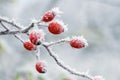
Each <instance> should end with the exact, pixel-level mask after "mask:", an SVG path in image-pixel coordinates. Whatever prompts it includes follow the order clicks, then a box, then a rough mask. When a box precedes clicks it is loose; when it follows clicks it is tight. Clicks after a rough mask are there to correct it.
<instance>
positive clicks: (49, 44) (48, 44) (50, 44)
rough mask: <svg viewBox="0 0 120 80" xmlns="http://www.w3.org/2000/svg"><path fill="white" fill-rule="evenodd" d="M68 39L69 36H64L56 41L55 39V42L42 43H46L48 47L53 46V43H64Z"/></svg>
mask: <svg viewBox="0 0 120 80" xmlns="http://www.w3.org/2000/svg"><path fill="white" fill-rule="evenodd" d="M69 41H70V39H69V38H65V39H61V40H58V41H56V42H50V43H43V44H45V45H47V46H48V47H50V46H54V45H57V44H61V43H65V42H69Z"/></svg>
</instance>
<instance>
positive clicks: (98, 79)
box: [93, 76, 105, 80]
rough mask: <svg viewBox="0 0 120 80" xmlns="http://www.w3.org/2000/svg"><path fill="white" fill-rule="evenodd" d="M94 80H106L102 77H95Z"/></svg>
mask: <svg viewBox="0 0 120 80" xmlns="http://www.w3.org/2000/svg"><path fill="white" fill-rule="evenodd" d="M93 80H105V79H104V78H103V77H102V76H94V77H93Z"/></svg>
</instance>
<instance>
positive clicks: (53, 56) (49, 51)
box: [43, 45, 93, 80]
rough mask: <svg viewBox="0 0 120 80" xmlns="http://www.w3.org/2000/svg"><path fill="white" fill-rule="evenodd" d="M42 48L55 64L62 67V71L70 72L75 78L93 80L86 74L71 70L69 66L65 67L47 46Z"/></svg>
mask: <svg viewBox="0 0 120 80" xmlns="http://www.w3.org/2000/svg"><path fill="white" fill-rule="evenodd" d="M43 46H44V47H45V48H46V50H47V51H48V53H49V55H50V56H51V57H52V58H53V59H54V60H55V61H56V63H57V64H58V65H59V66H60V67H62V68H63V69H64V70H66V71H68V72H70V73H71V74H73V75H77V76H81V77H84V78H87V79H89V80H93V78H92V77H91V76H90V75H88V74H86V73H80V72H77V71H75V70H73V69H71V68H70V67H69V66H67V65H65V64H64V63H63V61H61V60H60V59H59V57H58V56H57V55H56V54H55V53H54V52H53V51H52V50H51V49H50V48H49V47H48V46H47V45H43Z"/></svg>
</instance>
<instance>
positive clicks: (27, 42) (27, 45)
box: [23, 41, 36, 51]
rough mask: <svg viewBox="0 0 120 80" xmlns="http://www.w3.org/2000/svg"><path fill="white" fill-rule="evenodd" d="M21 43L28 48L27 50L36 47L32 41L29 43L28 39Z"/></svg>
mask: <svg viewBox="0 0 120 80" xmlns="http://www.w3.org/2000/svg"><path fill="white" fill-rule="evenodd" d="M23 45H24V48H25V49H27V50H29V51H32V50H35V49H36V46H35V45H34V44H33V43H31V42H30V41H26V42H24V43H23Z"/></svg>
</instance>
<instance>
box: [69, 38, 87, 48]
mask: <svg viewBox="0 0 120 80" xmlns="http://www.w3.org/2000/svg"><path fill="white" fill-rule="evenodd" d="M70 45H71V46H72V47H73V48H83V47H86V46H87V45H88V43H87V41H86V40H85V39H84V38H83V37H73V39H72V40H70Z"/></svg>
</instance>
